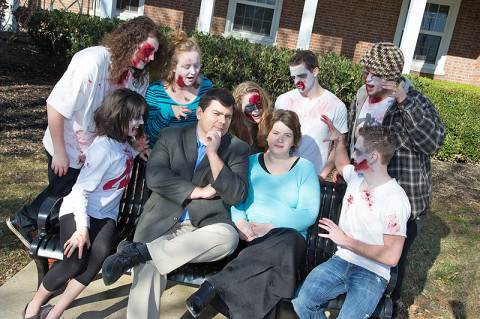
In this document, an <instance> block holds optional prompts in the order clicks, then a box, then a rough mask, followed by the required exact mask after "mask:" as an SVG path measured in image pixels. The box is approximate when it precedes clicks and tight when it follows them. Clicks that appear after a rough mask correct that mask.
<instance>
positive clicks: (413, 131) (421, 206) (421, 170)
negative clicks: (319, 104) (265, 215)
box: [347, 77, 445, 219]
mask: <svg viewBox="0 0 480 319" xmlns="http://www.w3.org/2000/svg"><path fill="white" fill-rule="evenodd" d="M400 85H401V86H402V87H403V88H404V90H405V92H406V93H407V97H406V98H405V100H404V101H403V102H402V103H400V104H399V103H398V102H397V101H396V100H395V102H394V103H393V104H392V105H390V107H389V108H388V110H387V112H386V113H385V117H384V119H383V122H382V125H384V126H386V127H388V128H389V129H390V131H391V132H392V134H393V135H394V137H395V139H396V141H397V150H396V151H395V154H394V156H393V158H392V160H391V161H390V164H389V165H388V173H389V174H390V176H391V177H393V178H395V179H396V180H397V182H398V183H399V184H400V186H402V188H403V189H404V190H405V192H406V193H407V196H408V199H409V200H410V205H411V206H412V215H411V217H410V219H413V218H415V217H417V216H418V215H419V214H420V213H422V212H423V211H425V210H426V209H427V208H428V206H429V205H430V202H431V200H432V172H431V166H430V155H432V154H434V153H436V152H437V151H438V150H439V149H440V147H441V146H442V145H443V141H444V139H445V127H444V126H443V123H442V120H440V117H439V116H438V113H437V110H436V109H435V106H434V105H433V104H432V102H430V100H429V99H428V98H427V97H426V96H425V95H423V94H422V93H420V92H418V91H416V90H414V87H413V84H412V83H411V82H410V81H409V80H408V79H407V78H405V77H402V80H401V83H400ZM367 97H368V95H367V91H366V89H365V86H362V87H361V88H360V89H359V90H358V92H357V96H356V98H355V100H353V102H352V103H351V105H350V110H349V129H348V137H347V143H348V144H347V145H349V152H350V154H352V153H353V148H354V145H355V141H354V140H355V138H354V136H355V127H356V126H357V120H358V116H359V114H360V110H361V108H362V106H363V103H364V102H365V100H366V99H367Z"/></svg>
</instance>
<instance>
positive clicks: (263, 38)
mask: <svg viewBox="0 0 480 319" xmlns="http://www.w3.org/2000/svg"><path fill="white" fill-rule="evenodd" d="M282 2H283V1H282V0H230V1H229V5H228V12H227V23H226V24H225V34H226V35H233V36H235V37H240V38H246V39H249V40H250V41H253V42H259V43H264V44H273V43H274V42H275V37H276V34H277V29H278V23H279V20H280V12H281V10H282Z"/></svg>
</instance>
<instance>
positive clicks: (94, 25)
mask: <svg viewBox="0 0 480 319" xmlns="http://www.w3.org/2000/svg"><path fill="white" fill-rule="evenodd" d="M32 10H33V11H31V12H29V9H27V8H25V7H21V8H19V9H18V10H17V11H16V17H17V20H18V21H19V23H20V25H21V26H22V27H23V28H24V29H26V31H27V33H28V35H29V36H30V38H31V39H32V40H33V42H34V43H35V45H36V46H37V47H38V48H39V49H40V50H42V51H43V52H45V53H47V54H48V55H49V56H51V57H53V59H54V60H53V61H52V62H53V64H54V65H53V67H59V68H66V66H67V65H68V63H69V62H70V60H71V58H72V56H73V55H74V54H75V53H76V52H78V51H80V50H82V49H84V48H86V47H90V46H95V45H98V44H99V43H100V41H101V39H102V37H103V35H104V34H105V33H107V32H110V31H111V30H113V29H115V28H116V27H117V26H118V25H119V24H120V22H121V21H120V20H119V19H117V18H114V19H108V18H106V19H101V18H99V17H90V16H88V15H84V14H77V13H73V12H66V11H59V10H52V11H48V10H43V9H40V8H34V9H32Z"/></svg>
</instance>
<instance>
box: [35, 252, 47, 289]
mask: <svg viewBox="0 0 480 319" xmlns="http://www.w3.org/2000/svg"><path fill="white" fill-rule="evenodd" d="M35 265H36V266H37V289H38V287H40V284H41V283H42V281H43V277H45V274H46V273H47V271H48V269H49V268H48V259H47V258H37V259H35Z"/></svg>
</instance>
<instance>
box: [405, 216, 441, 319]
mask: <svg viewBox="0 0 480 319" xmlns="http://www.w3.org/2000/svg"><path fill="white" fill-rule="evenodd" d="M449 233H450V228H449V227H448V226H447V224H445V222H444V221H443V220H442V219H441V218H440V217H439V216H438V215H437V214H435V213H434V212H430V213H429V214H428V215H427V218H426V222H425V224H424V226H423V228H422V229H421V230H420V232H419V233H418V235H417V238H416V239H415V241H414V243H413V245H412V247H411V248H410V251H409V253H408V257H407V270H406V273H405V281H404V283H403V288H402V297H401V301H402V302H403V304H404V306H405V307H406V309H408V308H409V307H410V306H411V305H412V304H413V303H414V300H415V298H416V297H417V296H419V295H420V294H421V293H422V291H423V290H424V288H425V284H426V282H427V275H428V271H429V270H430V269H431V268H432V266H433V265H434V263H435V260H436V259H437V257H438V255H439V254H440V244H441V240H442V238H445V237H447V236H448V234H449ZM406 309H403V310H404V311H406ZM404 311H402V312H404ZM402 317H403V316H402ZM407 317H408V315H407V316H405V318H407Z"/></svg>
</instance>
